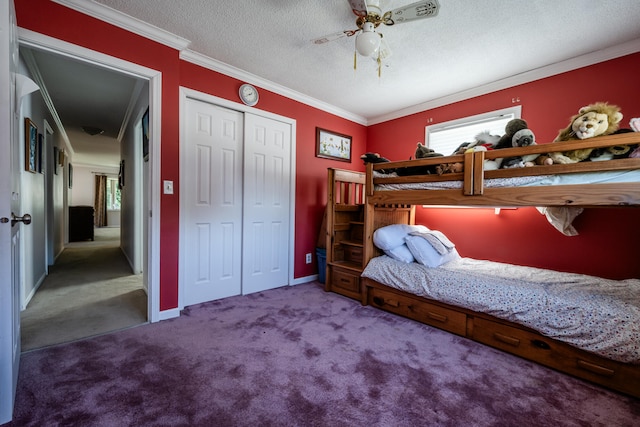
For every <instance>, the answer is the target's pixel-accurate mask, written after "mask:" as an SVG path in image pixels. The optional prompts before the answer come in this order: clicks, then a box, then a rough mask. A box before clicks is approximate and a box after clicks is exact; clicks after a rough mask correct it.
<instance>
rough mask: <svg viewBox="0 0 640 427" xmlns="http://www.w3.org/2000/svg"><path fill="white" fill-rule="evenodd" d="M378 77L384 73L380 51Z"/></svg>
mask: <svg viewBox="0 0 640 427" xmlns="http://www.w3.org/2000/svg"><path fill="white" fill-rule="evenodd" d="M377 62H378V79H379V78H380V76H381V75H382V60H381V59H380V53H379V52H378V61H377Z"/></svg>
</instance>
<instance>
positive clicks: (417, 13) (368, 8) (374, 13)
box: [312, 0, 440, 76]
mask: <svg viewBox="0 0 640 427" xmlns="http://www.w3.org/2000/svg"><path fill="white" fill-rule="evenodd" d="M347 1H348V2H349V5H350V6H351V11H352V12H353V13H354V14H355V15H356V16H357V18H356V26H357V27H358V28H357V29H354V30H344V31H340V32H336V33H333V34H329V35H326V36H324V37H319V38H317V39H314V40H312V41H313V43H315V44H324V43H328V42H331V41H333V40H337V39H340V38H342V37H351V36H354V35H356V34H357V36H356V53H354V58H353V67H354V68H356V58H357V54H358V53H359V54H360V55H362V56H367V57H372V58H373V59H374V60H376V62H377V63H378V76H379V75H380V71H381V67H382V61H383V60H385V59H387V58H388V57H389V56H390V55H391V49H389V45H388V44H387V42H386V40H385V39H384V37H383V36H382V33H380V32H377V31H376V29H377V28H378V27H379V26H380V24H384V25H395V24H402V23H405V22H411V21H415V20H418V19H424V18H431V17H434V16H436V15H437V14H438V10H439V8H440V4H439V3H438V1H437V0H422V1H418V2H415V3H411V4H408V5H406V6H401V7H398V8H396V9H392V10H390V11H387V12H384V13H382V6H381V4H382V2H383V0H347Z"/></svg>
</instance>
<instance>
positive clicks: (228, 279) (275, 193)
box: [181, 98, 291, 305]
mask: <svg viewBox="0 0 640 427" xmlns="http://www.w3.org/2000/svg"><path fill="white" fill-rule="evenodd" d="M185 108H186V117H185V125H186V126H187V129H186V131H185V141H186V147H185V148H186V149H185V150H184V151H183V152H184V153H186V154H185V156H186V157H185V165H186V170H185V171H184V173H183V174H182V176H183V181H184V182H183V185H181V188H182V191H184V192H185V194H183V199H182V208H181V218H182V221H185V226H184V234H183V236H184V239H185V242H184V245H182V247H183V248H184V251H185V253H184V258H183V260H184V261H183V268H184V272H183V273H184V274H183V277H184V291H183V293H182V295H183V298H184V305H191V304H197V303H201V302H205V301H211V300H214V299H219V298H225V297H228V296H232V295H239V294H247V293H252V292H258V291H261V290H266V289H272V288H275V287H279V286H284V285H287V284H288V270H289V257H288V253H289V246H288V245H289V206H290V205H289V203H290V202H289V196H290V191H289V190H290V184H289V182H290V171H291V170H290V164H291V154H290V153H291V125H290V124H287V123H282V122H279V121H277V120H273V119H270V118H264V117H260V116H256V115H253V114H248V113H242V112H238V111H234V110H230V109H227V108H223V107H219V106H215V105H213V104H209V103H206V102H202V101H198V100H194V99H190V98H189V99H187V101H186V106H185Z"/></svg>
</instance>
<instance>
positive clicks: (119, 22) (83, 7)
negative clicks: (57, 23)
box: [52, 0, 191, 50]
mask: <svg viewBox="0 0 640 427" xmlns="http://www.w3.org/2000/svg"><path fill="white" fill-rule="evenodd" d="M52 1H53V2H55V3H58V4H61V5H63V6H66V7H68V8H69V9H73V10H76V11H78V12H81V13H84V14H85V15H89V16H91V17H93V18H96V19H99V20H101V21H105V22H108V23H109V24H111V25H115V26H116V27H120V28H122V29H125V30H127V31H130V32H132V33H135V34H138V35H141V36H143V37H146V38H148V39H150V40H153V41H155V42H158V43H161V44H163V45H166V46H169V47H171V48H174V49H176V50H183V49H186V48H187V47H188V46H189V45H190V44H191V41H190V40H187V39H185V38H182V37H180V36H178V35H175V34H173V33H170V32H169V31H166V30H163V29H162V28H158V27H156V26H154V25H151V24H148V23H146V22H144V21H141V20H139V19H137V18H134V17H132V16H129V15H127V14H124V13H122V12H120V11H117V10H115V9H112V8H110V7H109V6H105V5H103V4H101V3H96V2H95V1H93V0H90V1H87V0H52Z"/></svg>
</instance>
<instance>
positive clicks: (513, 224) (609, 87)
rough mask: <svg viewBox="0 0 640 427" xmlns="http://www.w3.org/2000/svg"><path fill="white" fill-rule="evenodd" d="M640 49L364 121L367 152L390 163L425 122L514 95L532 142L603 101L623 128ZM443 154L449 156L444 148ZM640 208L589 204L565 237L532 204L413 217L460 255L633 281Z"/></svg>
mask: <svg viewBox="0 0 640 427" xmlns="http://www.w3.org/2000/svg"><path fill="white" fill-rule="evenodd" d="M639 71H640V53H636V54H633V55H628V56H625V57H622V58H618V59H614V60H611V61H607V62H604V63H600V64H596V65H592V66H589V67H585V68H582V69H579V70H575V71H571V72H567V73H563V74H560V75H557V76H553V77H548V78H545V79H541V80H537V81H534V82H531V83H527V84H523V85H519V86H515V87H512V88H509V89H505V90H501V91H497V92H493V93H490V94H487V95H483V96H479V97H475V98H471V99H468V100H465V101H462V102H457V103H454V104H450V105H446V106H443V107H440V108H436V109H432V110H428V111H423V112H420V113H417V114H413V115H411V116H407V117H403V118H400V119H397V120H392V121H388V122H385V123H381V124H377V125H373V126H369V128H368V129H367V150H368V151H373V152H378V153H380V154H381V155H382V156H385V157H387V158H389V159H392V160H402V159H407V158H408V157H409V156H411V155H413V151H414V150H415V145H416V142H417V141H424V130H425V126H426V124H427V121H428V119H430V118H431V119H433V122H432V123H429V124H435V123H440V122H445V121H448V120H453V119H458V118H461V117H465V116H469V115H474V114H480V113H484V112H487V111H493V110H499V109H503V108H507V107H511V106H512V105H513V104H512V99H513V98H519V99H520V103H521V104H522V118H523V119H525V120H526V121H527V123H528V124H529V127H530V128H531V129H532V130H533V131H534V133H535V134H536V138H537V140H538V141H539V142H550V141H552V140H553V139H554V138H555V137H556V135H557V134H558V130H559V129H562V128H564V127H566V126H567V125H568V123H569V119H570V117H571V116H572V115H574V114H576V113H577V111H578V109H579V108H580V107H582V106H584V105H588V104H590V103H593V102H598V101H606V102H609V103H611V104H616V105H618V106H619V107H621V109H622V113H623V115H624V119H623V122H622V124H621V125H622V127H627V128H628V127H629V119H630V118H632V117H640V98H638V94H640V80H639V79H638V77H637V76H638V72H639ZM444 154H450V153H444ZM639 218H640V211H638V210H637V209H633V208H626V209H625V208H616V209H608V208H607V209H602V208H599V209H588V210H586V211H585V212H584V213H582V214H581V215H580V216H579V217H578V218H577V219H576V220H575V221H574V226H575V227H576V229H577V230H578V232H579V235H578V236H574V237H567V236H564V235H562V234H561V233H560V232H558V231H556V230H555V229H554V228H552V227H551V225H549V224H547V222H546V219H545V217H543V216H542V215H540V214H539V213H538V212H537V211H536V210H535V209H534V208H521V209H517V210H503V211H502V212H501V213H500V215H498V216H496V215H495V214H494V213H493V210H487V209H423V208H421V207H419V208H418V211H417V214H416V221H417V222H419V223H422V224H425V225H427V226H428V227H431V228H434V229H439V230H441V231H443V232H445V233H446V234H447V235H449V236H450V237H451V238H452V240H453V241H454V242H455V243H456V245H457V246H458V249H459V251H460V253H461V254H462V255H463V256H469V257H473V258H483V259H491V260H495V261H503V262H511V263H515V264H523V265H531V266H538V267H545V268H553V269H556V270H561V271H572V272H580V273H587V274H593V275H598V276H603V277H610V278H617V279H620V278H631V277H639V278H640V262H638V255H640V229H639V228H636V227H634V225H635V223H637V221H638V219H639Z"/></svg>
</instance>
